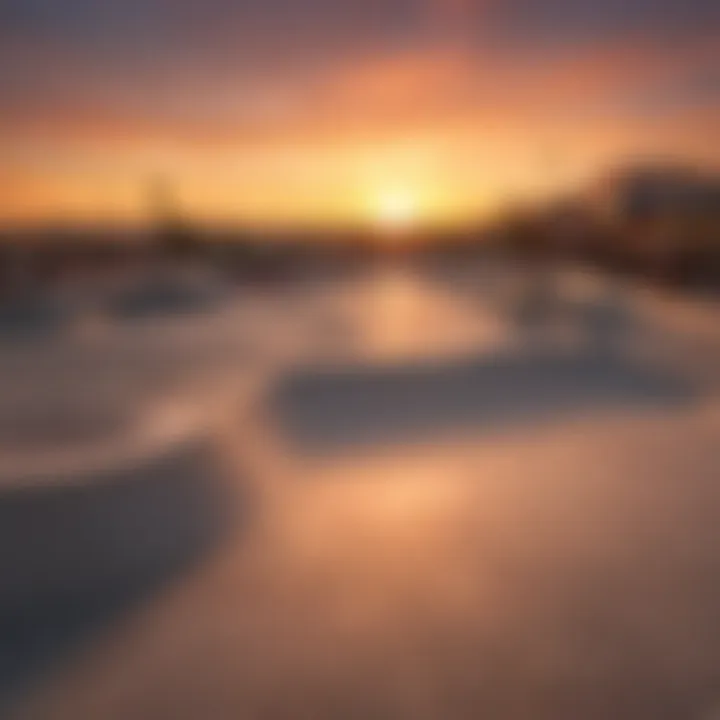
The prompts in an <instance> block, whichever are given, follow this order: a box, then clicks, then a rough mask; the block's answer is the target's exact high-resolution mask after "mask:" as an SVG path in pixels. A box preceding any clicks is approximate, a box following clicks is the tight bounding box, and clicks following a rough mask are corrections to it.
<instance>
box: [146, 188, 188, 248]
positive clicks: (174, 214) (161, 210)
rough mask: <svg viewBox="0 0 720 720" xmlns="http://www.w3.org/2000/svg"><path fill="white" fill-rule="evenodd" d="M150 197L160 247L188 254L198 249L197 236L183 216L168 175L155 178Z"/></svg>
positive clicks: (154, 228) (157, 242)
mask: <svg viewBox="0 0 720 720" xmlns="http://www.w3.org/2000/svg"><path fill="white" fill-rule="evenodd" d="M148 198H149V207H150V213H151V217H152V222H153V230H154V233H153V234H154V239H155V242H156V244H157V245H158V246H159V248H161V249H162V250H163V251H165V252H167V253H169V254H172V255H188V254H191V253H192V252H194V251H195V250H197V237H196V236H195V234H194V233H193V231H192V228H191V227H190V225H189V223H188V221H187V219H186V218H185V217H184V216H183V213H182V211H181V209H180V203H179V202H178V199H177V195H176V193H175V188H174V186H173V184H172V182H171V181H170V180H169V179H168V178H166V177H155V178H153V179H152V180H151V182H150V185H149V188H148Z"/></svg>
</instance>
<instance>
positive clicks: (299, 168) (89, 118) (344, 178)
mask: <svg viewBox="0 0 720 720" xmlns="http://www.w3.org/2000/svg"><path fill="white" fill-rule="evenodd" d="M719 37H720V3H718V2H717V0H602V2H598V0H544V1H542V2H541V1H540V0H352V1H350V0H0V219H2V220H5V221H30V222H35V221H38V220H45V219H55V220H57V219H60V220H69V221H74V220H80V221H85V220H91V221H92V220H113V221H121V222H122V221H137V220H142V219H143V218H145V217H146V216H147V213H148V210H149V208H148V202H147V196H148V187H149V186H151V184H152V182H153V179H154V178H157V177H163V178H167V179H168V181H169V182H170V183H171V184H172V186H173V187H174V188H175V192H176V195H177V203H178V206H180V207H182V209H183V211H184V212H186V213H187V214H189V215H192V216H193V217H196V218H197V219H198V220H202V221H208V222H226V221H230V222H247V223H260V224H262V223H268V224H273V223H280V224H282V223H298V222H302V223H304V222H310V223H336V222H338V223H344V222H358V221H360V222H364V221H372V220H373V219H374V218H377V217H378V216H379V215H381V214H382V213H383V212H385V211H386V210H387V208H388V206H392V203H393V198H395V199H397V200H396V204H398V205H403V206H404V207H405V208H406V210H408V212H409V208H410V206H412V212H414V213H415V214H416V215H417V216H418V219H419V220H427V221H446V220H447V221H460V220H463V219H466V218H470V217H476V216H477V215H482V214H483V213H485V212H489V211H492V210H493V209H494V208H496V207H498V206H499V205H502V203H504V202H508V201H511V200H515V199H521V198H527V197H538V196H546V195H548V194H552V193H555V192H558V191H560V190H562V189H564V188H567V187H572V186H575V185H577V184H578V183H582V182H585V181H586V180H587V179H589V178H592V177H593V176H595V175H597V174H598V173H601V172H603V171H604V170H605V169H606V168H608V167H610V166H613V165H615V164H617V163H619V162H627V161H629V160H633V159H636V158H646V157H662V158H668V157H670V158H680V159H684V160H687V161H689V162H692V163H701V164H707V165H712V166H717V165H720V142H719V141H720V137H719V134H720V131H718V129H717V128H718V127H720V42H718V38H719Z"/></svg>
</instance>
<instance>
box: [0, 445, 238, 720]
mask: <svg viewBox="0 0 720 720" xmlns="http://www.w3.org/2000/svg"><path fill="white" fill-rule="evenodd" d="M230 507H231V505H230V503H229V502H228V489H227V486H226V485H225V478H224V473H223V472H222V468H220V467H219V466H218V459H217V458H216V457H215V455H214V453H211V452H210V448H200V449H199V448H198V447H192V446H191V445H188V447H187V448H185V449H184V450H183V451H182V452H173V453H171V454H167V455H166V456H158V457H157V458H155V459H153V460H152V462H150V463H149V464H147V465H145V466H143V467H142V468H139V469H137V472H130V473H129V472H128V469H127V468H123V469H122V470H116V471H114V472H108V473H106V474H105V475H103V476H98V477H97V478H96V482H93V483H87V482H82V483H78V484H72V483H71V482H58V483H54V484H50V483H48V484H47V485H43V486H34V487H22V485H19V484H18V485H17V486H13V487H11V488H5V489H2V490H0V578H2V580H1V581H0V714H2V710H3V707H7V706H8V705H9V704H10V703H11V702H12V701H13V699H14V698H15V697H16V696H17V695H18V694H21V693H22V692H24V691H27V690H28V689H29V688H30V687H31V685H32V682H33V680H37V679H38V677H39V676H40V675H42V674H43V673H45V672H47V671H48V670H50V669H51V667H52V666H53V665H54V664H56V663H57V662H58V661H59V660H60V659H61V658H62V657H63V656H64V655H65V654H66V653H67V652H68V651H70V650H71V649H73V648H75V647H77V646H78V645H79V644H81V643H82V642H83V641H87V640H88V639H89V638H90V637H91V636H92V635H93V634H94V633H96V632H98V631H100V630H101V629H102V628H103V627H106V626H108V625H109V624H111V623H112V622H113V621H116V620H117V619H118V618H119V617H120V616H122V615H123V614H124V613H127V612H129V611H130V610H132V609H133V608H135V607H136V606H137V605H139V604H141V603H143V602H145V601H147V600H149V598H150V597H151V596H152V595H153V594H154V593H156V592H158V591H159V590H160V589H161V588H162V587H163V586H165V585H167V584H168V583H170V582H171V581H173V580H175V579H177V578H178V577H179V576H182V575H183V574H184V573H187V572H189V571H190V569H191V568H192V567H194V566H195V565H196V564H197V563H199V562H200V561H201V560H202V559H203V558H204V557H206V555H207V554H208V553H209V552H210V551H211V550H212V549H213V548H214V547H216V545H217V544H218V543H219V542H220V541H221V539H222V538H223V537H224V535H225V534H226V532H227V531H228V529H229V527H230V521H231V520H233V524H235V521H238V520H240V518H237V517H233V513H232V511H230V510H229V508H230Z"/></svg>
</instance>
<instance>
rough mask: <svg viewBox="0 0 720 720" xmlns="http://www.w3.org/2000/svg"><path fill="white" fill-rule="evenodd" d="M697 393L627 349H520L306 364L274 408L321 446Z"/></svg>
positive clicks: (671, 402) (507, 423) (300, 442)
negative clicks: (423, 359) (609, 352)
mask: <svg viewBox="0 0 720 720" xmlns="http://www.w3.org/2000/svg"><path fill="white" fill-rule="evenodd" d="M696 394H697V388H695V387H694V385H693V383H691V382H690V381H689V380H687V379H686V378H683V377H681V376H679V375H675V374H673V373H670V372H668V371H665V370H661V369H657V368H652V367H646V366H643V365H640V364H637V363H635V362H633V361H630V360H628V359H625V358H622V357H601V356H595V355H592V354H589V353H587V352H582V351H581V352H574V353H566V352H562V353H561V352H557V353H551V354H548V353H545V354H536V353H522V352H521V353H515V354H507V355H500V354H498V355H494V356H491V357H489V358H488V357H482V358H472V357H471V358H463V359H461V360H456V361H453V362H447V363H444V364H442V363H431V364H412V365H408V364H406V365H398V366H391V367H380V368H373V367H366V366H359V367H344V368H324V369H323V368H307V369H300V370H297V371H294V372H293V373H291V374H289V375H287V376H286V377H285V378H283V379H282V380H281V381H280V382H279V384H278V386H277V387H276V388H275V389H274V390H273V391H272V393H271V398H270V407H271V413H272V416H273V418H274V420H275V421H276V422H277V423H278V425H279V427H280V430H281V433H282V434H283V435H284V437H285V438H286V439H288V440H289V441H290V443H291V444H292V445H293V446H294V447H296V448H297V449H299V450H301V451H302V450H305V451H308V452H311V453H324V452H338V451H342V450H349V449H352V448H353V447H367V446H371V445H387V444H391V443H398V442H412V441H417V440H428V439H433V438H435V437H437V436H447V435H448V434H452V433H456V432H460V431H462V430H464V429H468V428H471V429H473V430H480V431H488V432H491V431H492V432H498V431H503V430H509V429H512V428H514V427H518V426H522V425H531V424H541V423H550V422H554V421H560V420H562V419H567V418H569V417H572V416H573V415H581V414H585V415H586V414H590V413H600V412H611V411H616V410H619V409H622V408H633V407H640V408H642V407H660V408H663V407H672V406H676V405H678V404H683V403H688V402H691V401H692V400H693V398H694V397H696Z"/></svg>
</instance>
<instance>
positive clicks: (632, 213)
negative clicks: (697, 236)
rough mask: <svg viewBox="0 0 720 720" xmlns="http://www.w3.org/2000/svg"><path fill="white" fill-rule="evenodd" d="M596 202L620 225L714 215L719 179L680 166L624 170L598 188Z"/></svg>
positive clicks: (718, 203) (719, 194) (719, 201)
mask: <svg viewBox="0 0 720 720" xmlns="http://www.w3.org/2000/svg"><path fill="white" fill-rule="evenodd" d="M596 200H597V201H598V203H599V207H600V209H601V210H602V211H604V214H605V215H606V217H608V218H609V219H612V220H616V221H619V222H623V223H625V222H645V221H651V220H657V219H663V218H666V217H668V216H673V217H675V216H678V215H682V216H688V215H691V216H696V215H703V214H706V213H711V212H715V213H716V212H717V210H718V208H719V207H720V179H719V178H718V177H717V176H714V175H712V174H710V173H704V172H702V171H700V170H697V169H695V168H692V167H686V166H683V165H672V164H660V163H655V164H647V165H638V166H631V167H625V168H622V169H621V170H619V171H617V172H615V173H613V174H611V175H610V176H608V177H606V178H605V179H604V180H603V181H602V182H601V183H600V184H599V187H598V188H597V192H596Z"/></svg>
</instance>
